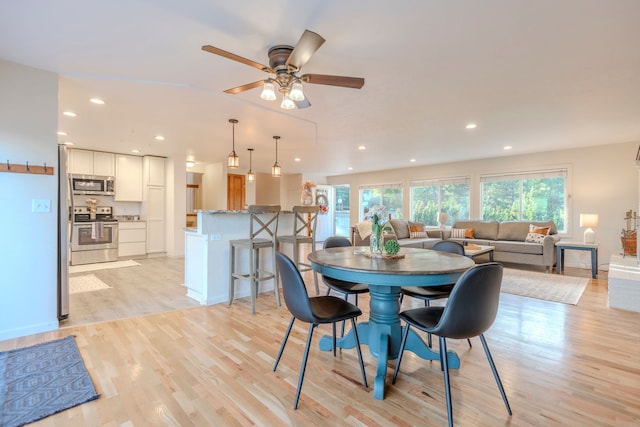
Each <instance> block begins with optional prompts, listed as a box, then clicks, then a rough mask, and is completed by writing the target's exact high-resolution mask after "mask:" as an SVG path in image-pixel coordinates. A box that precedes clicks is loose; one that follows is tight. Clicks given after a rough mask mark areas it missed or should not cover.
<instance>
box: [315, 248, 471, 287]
mask: <svg viewBox="0 0 640 427" xmlns="http://www.w3.org/2000/svg"><path fill="white" fill-rule="evenodd" d="M399 254H404V255H405V257H404V258H401V259H384V258H383V259H379V258H369V257H366V256H365V255H363V253H362V248H360V249H359V247H357V246H351V247H342V248H330V249H324V250H318V251H315V252H311V253H310V254H309V255H308V259H309V261H310V262H311V265H312V267H313V268H314V270H316V271H317V272H319V273H321V274H324V275H327V276H329V277H334V278H336V279H341V280H348V281H354V282H360V283H367V284H372V285H375V284H380V285H390V286H421V285H422V286H426V285H431V284H434V285H437V284H446V283H451V278H452V277H453V278H454V279H457V277H458V276H460V274H462V273H463V272H464V271H466V270H468V269H469V268H470V267H472V266H474V265H475V263H474V262H473V260H471V259H469V258H467V257H464V256H462V255H456V254H451V253H447V252H440V251H433V250H430V249H417V248H401V249H400V252H399ZM453 281H455V280H453Z"/></svg>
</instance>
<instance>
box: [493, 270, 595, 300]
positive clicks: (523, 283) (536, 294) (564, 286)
mask: <svg viewBox="0 0 640 427" xmlns="http://www.w3.org/2000/svg"><path fill="white" fill-rule="evenodd" d="M588 283H589V279H585V278H583V277H571V276H563V275H560V274H554V273H538V272H535V271H527V270H516V269H512V268H505V269H504V273H503V277H502V288H501V291H502V292H506V293H508V294H513V295H521V296H524V297H529V298H536V299H541V300H546V301H554V302H561V303H564V304H573V305H576V304H578V301H580V298H581V297H582V293H583V292H584V290H585V288H586V287H587V284H588Z"/></svg>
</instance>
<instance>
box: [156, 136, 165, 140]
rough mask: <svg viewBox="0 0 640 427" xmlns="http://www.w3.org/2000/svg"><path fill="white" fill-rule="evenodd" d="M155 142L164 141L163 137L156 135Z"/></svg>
mask: <svg viewBox="0 0 640 427" xmlns="http://www.w3.org/2000/svg"><path fill="white" fill-rule="evenodd" d="M155 138H156V141H164V136H162V135H156V137H155Z"/></svg>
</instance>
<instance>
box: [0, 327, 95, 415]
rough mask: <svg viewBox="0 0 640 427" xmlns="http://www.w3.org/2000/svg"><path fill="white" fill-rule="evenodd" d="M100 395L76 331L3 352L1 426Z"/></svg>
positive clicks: (0, 377) (51, 413)
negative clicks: (85, 362)
mask: <svg viewBox="0 0 640 427" xmlns="http://www.w3.org/2000/svg"><path fill="white" fill-rule="evenodd" d="M99 396H100V395H99V394H98V393H96V389H95V387H94V386H93V382H92V381H91V378H90V377H89V373H88V372H87V369H86V368H85V366H84V362H83V361H82V357H81V356H80V352H79V351H78V346H77V345H76V342H75V338H74V337H73V335H70V336H68V337H66V338H62V339H59V340H55V341H49V342H45V343H42V344H37V345H34V346H31V347H26V348H20V349H17V350H10V351H5V352H0V426H3V427H14V426H21V425H24V424H27V423H31V422H34V421H37V420H39V419H41V418H44V417H47V416H49V415H53V414H55V413H58V412H60V411H63V410H65V409H69V408H72V407H74V406H77V405H79V404H81V403H85V402H88V401H90V400H94V399H97V398H98V397H99Z"/></svg>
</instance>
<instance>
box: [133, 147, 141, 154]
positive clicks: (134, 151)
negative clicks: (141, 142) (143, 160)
mask: <svg viewBox="0 0 640 427" xmlns="http://www.w3.org/2000/svg"><path fill="white" fill-rule="evenodd" d="M131 152H132V153H139V152H140V150H137V149H135V148H134V149H133V150H131Z"/></svg>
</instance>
